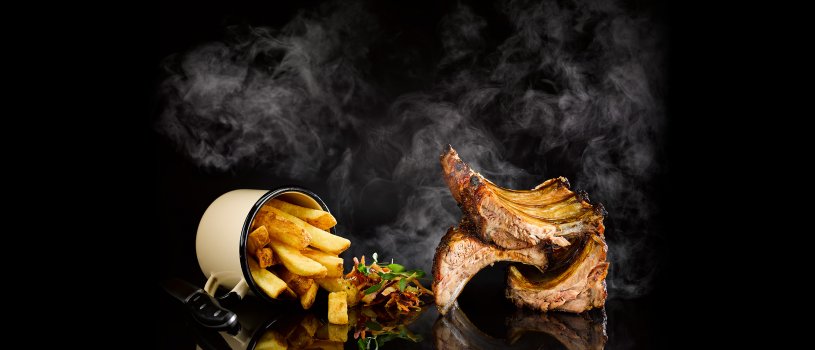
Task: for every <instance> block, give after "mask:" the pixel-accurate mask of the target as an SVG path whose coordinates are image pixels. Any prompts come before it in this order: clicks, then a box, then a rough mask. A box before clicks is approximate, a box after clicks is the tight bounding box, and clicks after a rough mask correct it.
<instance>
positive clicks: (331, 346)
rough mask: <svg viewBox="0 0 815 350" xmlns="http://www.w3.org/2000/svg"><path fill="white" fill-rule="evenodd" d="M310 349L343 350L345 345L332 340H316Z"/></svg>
mask: <svg viewBox="0 0 815 350" xmlns="http://www.w3.org/2000/svg"><path fill="white" fill-rule="evenodd" d="M309 349H316V350H342V349H344V348H343V343H338V342H334V341H330V340H315V341H314V342H313V343H311V345H309Z"/></svg>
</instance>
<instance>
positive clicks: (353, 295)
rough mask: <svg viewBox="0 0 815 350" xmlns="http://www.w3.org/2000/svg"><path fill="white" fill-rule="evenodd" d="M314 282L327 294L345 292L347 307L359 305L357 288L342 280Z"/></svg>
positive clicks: (333, 279) (323, 279)
mask: <svg viewBox="0 0 815 350" xmlns="http://www.w3.org/2000/svg"><path fill="white" fill-rule="evenodd" d="M314 282H317V284H318V285H319V286H320V287H321V288H323V289H325V290H326V291H328V292H345V294H346V296H347V298H346V302H347V303H348V306H354V305H356V304H358V303H359V287H357V286H355V285H354V284H353V283H348V281H347V280H346V279H344V278H316V279H314Z"/></svg>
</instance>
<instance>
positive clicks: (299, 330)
mask: <svg viewBox="0 0 815 350" xmlns="http://www.w3.org/2000/svg"><path fill="white" fill-rule="evenodd" d="M288 341H289V344H291V347H292V348H293V349H303V348H305V347H307V346H309V345H310V344H311V343H312V342H314V339H313V338H312V337H311V336H310V335H309V334H308V331H306V329H305V328H303V327H302V326H297V327H295V329H294V332H293V333H292V334H291V335H289V338H288Z"/></svg>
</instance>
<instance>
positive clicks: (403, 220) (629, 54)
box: [157, 1, 664, 297]
mask: <svg viewBox="0 0 815 350" xmlns="http://www.w3.org/2000/svg"><path fill="white" fill-rule="evenodd" d="M495 10H496V11H499V12H500V14H501V17H502V20H503V21H504V22H503V23H506V24H507V26H508V28H509V30H508V31H507V33H506V34H505V35H503V36H501V37H500V38H499V39H498V40H496V39H495V35H492V34H489V33H490V29H491V26H493V25H496V24H494V23H492V22H491V21H490V20H488V19H486V18H484V17H483V16H480V15H479V14H478V13H476V11H475V10H474V9H473V8H472V7H470V6H468V5H466V4H464V3H461V4H458V5H457V6H455V7H454V8H453V9H452V10H451V11H450V12H449V13H447V14H446V15H445V16H444V17H443V18H442V20H441V21H440V22H439V23H438V26H437V36H436V37H435V38H428V40H434V41H435V44H437V47H438V48H439V50H440V53H441V54H440V55H438V57H434V58H432V60H433V65H432V66H433V68H432V69H431V70H430V71H429V72H426V73H427V74H421V73H422V70H421V69H420V68H415V69H413V67H412V64H413V63H415V62H416V60H415V57H417V56H421V55H422V54H421V52H416V51H415V50H410V49H408V48H404V49H400V48H399V47H394V45H392V44H389V43H391V42H392V41H393V40H395V39H394V36H393V35H391V33H389V32H388V31H387V30H384V29H383V27H384V26H383V23H382V22H381V19H379V18H378V17H377V15H376V14H374V13H372V12H371V11H370V10H369V6H367V5H366V3H364V2H342V4H339V2H338V3H333V4H328V5H324V6H322V7H319V8H316V9H313V10H311V11H307V12H303V13H301V14H299V15H298V16H297V17H296V18H294V19H292V20H291V22H290V23H288V24H287V25H286V26H285V27H283V28H281V29H279V30H274V29H269V28H239V27H235V28H230V31H229V32H230V38H229V39H228V40H225V41H224V42H213V43H209V44H206V45H202V46H200V47H198V48H195V49H193V50H191V51H189V52H186V53H183V54H179V55H176V56H173V57H170V58H168V60H167V64H166V69H167V77H166V80H164V82H163V84H162V85H161V91H160V93H161V95H162V97H163V99H164V101H165V102H166V106H165V108H164V109H163V111H162V114H161V116H160V118H159V121H158V124H157V128H158V130H159V131H160V132H161V133H162V134H164V135H166V137H167V138H169V139H170V140H172V141H173V142H174V143H175V144H177V145H178V148H179V150H180V152H182V153H184V154H185V155H187V156H188V157H189V159H190V160H191V161H193V162H195V163H196V164H199V165H200V166H202V167H206V168H209V169H212V170H214V171H238V172H239V171H240V169H244V168H246V167H262V168H264V169H268V172H269V173H270V174H273V175H275V176H279V177H281V178H290V179H299V180H300V181H302V182H325V183H327V184H328V185H329V186H328V188H329V190H328V193H325V194H321V195H324V199H326V200H327V201H328V202H329V205H330V207H331V209H332V211H334V212H335V214H336V215H337V216H338V220H339V222H340V223H341V226H340V227H339V230H340V232H341V233H342V234H343V235H347V236H350V237H351V239H352V240H353V242H354V244H353V245H352V248H351V253H352V254H353V255H356V256H359V255H362V254H366V255H370V253H372V252H374V251H377V252H379V256H380V257H381V258H382V257H388V258H389V257H393V258H394V259H396V260H397V261H399V262H404V263H405V264H407V265H411V266H416V267H421V268H423V269H425V270H429V269H430V266H431V264H432V256H433V252H434V249H435V246H436V244H437V243H438V241H439V239H440V238H441V236H442V235H443V234H444V233H445V232H446V230H447V228H448V227H450V226H452V225H455V224H456V223H457V221H458V218H459V217H460V215H461V214H460V212H459V210H458V208H456V206H455V202H454V201H453V199H452V197H451V196H450V194H449V191H448V190H447V188H446V186H445V185H444V184H443V182H442V179H441V171H440V166H439V164H438V156H439V154H440V153H441V151H442V148H443V146H444V145H447V144H451V145H453V147H455V148H456V150H457V151H458V152H459V153H460V154H461V156H462V159H464V160H465V161H466V162H468V163H469V164H470V165H471V166H472V167H473V168H474V169H476V170H477V171H479V172H481V173H482V174H484V175H485V176H486V177H488V178H490V179H492V180H493V181H495V182H496V183H498V184H500V185H502V186H505V187H511V188H531V187H533V186H534V185H536V184H537V183H540V182H542V181H544V180H546V179H548V178H552V177H556V176H561V175H563V176H567V177H568V178H569V180H570V181H571V183H572V184H573V186H575V187H579V188H581V189H584V190H586V191H587V192H588V193H589V194H590V195H591V199H592V201H593V202H600V203H603V204H604V205H605V207H606V209H607V210H608V212H609V217H608V218H607V226H608V228H609V230H608V231H607V239H608V243H609V245H610V258H611V260H612V269H611V271H610V275H609V278H608V283H609V289H610V293H611V295H612V296H616V297H633V296H638V295H642V294H643V293H647V291H648V288H649V285H650V280H651V277H652V276H653V274H654V271H655V269H656V268H657V267H656V266H654V264H653V261H655V259H653V256H652V255H651V254H654V253H653V249H651V248H652V247H653V243H654V242H653V240H654V238H655V237H656V235H657V231H658V229H659V228H658V227H655V226H654V223H653V222H652V221H653V220H652V218H653V217H654V215H655V214H656V208H655V205H656V203H655V198H653V197H654V196H653V186H654V177H655V175H657V174H659V172H660V171H661V168H660V164H659V160H660V158H661V152H662V151H661V144H660V139H661V136H662V133H663V124H664V110H663V103H662V89H663V88H664V86H663V81H662V80H663V73H662V68H663V67H662V63H663V58H662V57H661V52H660V48H661V45H662V42H661V39H662V36H661V35H660V30H659V27H658V26H655V25H654V24H653V23H651V22H649V20H648V18H646V17H640V16H638V15H637V14H635V13H631V12H629V11H626V10H624V9H623V8H622V7H620V6H618V5H616V4H615V3H614V2H610V1H609V2H590V1H586V2H584V1H557V2H555V1H552V2H538V1H506V2H503V3H501V4H500V6H497V7H496V9H495ZM374 56H376V57H386V58H385V59H384V61H385V62H391V63H394V67H393V68H392V70H393V71H396V70H403V71H404V72H401V73H400V74H401V75H400V76H401V77H402V78H403V79H404V80H406V81H409V83H410V84H406V85H410V86H418V87H417V88H416V89H413V90H411V91H399V92H398V93H392V92H393V90H394V89H388V88H386V85H388V84H389V83H388V82H387V81H385V80H387V79H384V78H382V77H383V76H390V75H388V74H384V73H381V72H379V71H376V69H381V68H377V67H376V65H375V64H373V63H372V60H371V57H374ZM381 61H382V60H381V59H380V60H379V61H377V62H381ZM417 72H418V73H417ZM389 74H390V73H389ZM393 74H395V73H393ZM391 75H392V74H391ZM414 76H420V77H414ZM371 217H380V218H387V219H388V220H385V221H384V222H376V221H377V219H376V218H373V219H372V218H371ZM391 219H392V220H391ZM380 221H382V220H381V219H380ZM372 222H373V223H375V224H371V223H372Z"/></svg>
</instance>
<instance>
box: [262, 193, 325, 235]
mask: <svg viewBox="0 0 815 350" xmlns="http://www.w3.org/2000/svg"><path fill="white" fill-rule="evenodd" d="M266 205H268V206H271V207H273V208H277V209H280V210H282V211H284V212H286V213H289V214H291V215H294V216H296V217H298V218H300V219H302V220H303V221H305V222H307V223H309V224H311V225H314V226H316V227H317V228H320V229H323V230H327V229H329V228H332V227H334V225H336V224H337V220H336V219H334V216H332V215H331V214H330V213H328V212H325V211H322V210H316V209H311V208H304V207H301V206H299V205H294V204H291V203H287V202H284V201H281V200H279V199H272V200H269V201H268V202H266Z"/></svg>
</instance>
